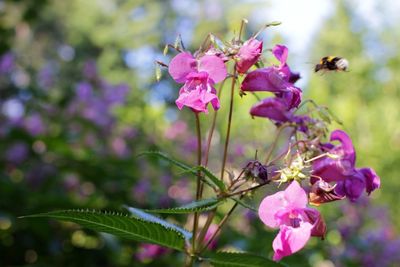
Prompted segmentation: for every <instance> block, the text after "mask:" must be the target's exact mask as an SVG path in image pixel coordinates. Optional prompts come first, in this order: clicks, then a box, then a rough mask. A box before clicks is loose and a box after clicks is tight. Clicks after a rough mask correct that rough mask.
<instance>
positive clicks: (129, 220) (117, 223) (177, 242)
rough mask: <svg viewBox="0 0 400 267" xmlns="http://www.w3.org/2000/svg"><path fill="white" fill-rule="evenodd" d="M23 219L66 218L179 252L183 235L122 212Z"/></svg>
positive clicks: (64, 213) (69, 212)
mask: <svg viewBox="0 0 400 267" xmlns="http://www.w3.org/2000/svg"><path fill="white" fill-rule="evenodd" d="M23 218H52V219H57V220H63V221H70V222H74V223H77V224H79V225H82V226H84V227H87V228H89V229H92V230H94V231H99V232H105V233H109V234H112V235H115V236H117V237H120V238H124V239H129V240H135V241H140V242H148V243H153V244H158V245H161V246H164V247H169V248H173V249H176V250H180V251H183V250H184V247H185V237H184V235H183V234H182V233H180V232H179V231H177V230H176V229H174V228H172V227H168V226H166V225H162V224H160V223H158V222H156V221H149V220H144V219H139V218H135V217H131V216H128V215H124V214H116V213H103V212H99V211H84V210H61V211H53V212H48V213H41V214H35V215H29V216H24V217H23Z"/></svg>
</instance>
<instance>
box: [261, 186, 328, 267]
mask: <svg viewBox="0 0 400 267" xmlns="http://www.w3.org/2000/svg"><path fill="white" fill-rule="evenodd" d="M307 203H308V198H307V194H306V192H305V191H304V190H303V188H301V186H300V184H299V183H298V182H297V181H293V182H292V183H291V184H290V185H289V186H288V187H287V188H286V190H285V191H280V192H278V193H275V194H273V195H271V196H267V197H266V198H264V199H263V201H262V202H261V204H260V207H259V209H258V215H259V217H260V219H261V221H262V222H263V223H264V224H265V225H267V226H269V227H271V228H279V229H280V230H279V233H278V235H277V236H276V237H275V239H274V241H273V243H272V247H273V249H274V251H275V254H274V256H273V259H274V260H275V261H279V260H281V259H282V258H283V257H286V256H289V255H291V254H293V253H295V252H297V251H299V250H300V249H302V248H303V247H304V246H305V245H306V243H307V241H308V240H309V239H310V237H311V236H320V237H323V236H324V235H325V232H326V225H325V222H324V221H323V220H322V217H321V215H320V213H319V212H318V211H317V210H316V209H311V208H307Z"/></svg>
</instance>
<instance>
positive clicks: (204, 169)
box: [193, 166, 226, 192]
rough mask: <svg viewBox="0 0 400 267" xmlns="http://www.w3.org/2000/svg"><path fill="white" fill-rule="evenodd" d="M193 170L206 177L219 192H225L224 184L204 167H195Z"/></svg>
mask: <svg viewBox="0 0 400 267" xmlns="http://www.w3.org/2000/svg"><path fill="white" fill-rule="evenodd" d="M193 169H195V170H197V171H202V172H203V173H204V174H205V175H206V177H208V178H209V179H210V180H211V182H212V183H213V184H215V185H216V186H217V187H218V188H219V189H220V190H221V191H223V192H225V191H226V187H225V184H224V182H222V181H221V180H220V179H219V178H218V177H217V176H215V175H214V174H213V173H212V172H211V171H210V170H209V169H207V168H206V167H204V166H197V167H194V168H193Z"/></svg>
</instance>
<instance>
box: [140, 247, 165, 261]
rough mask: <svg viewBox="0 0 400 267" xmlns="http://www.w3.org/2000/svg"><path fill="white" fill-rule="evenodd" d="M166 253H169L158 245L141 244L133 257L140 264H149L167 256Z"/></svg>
mask: <svg viewBox="0 0 400 267" xmlns="http://www.w3.org/2000/svg"><path fill="white" fill-rule="evenodd" d="M168 252H170V250H169V249H168V248H165V247H162V246H159V245H155V244H141V245H140V247H139V250H138V252H136V255H135V256H136V258H137V259H138V260H139V261H141V262H149V261H151V260H154V259H155V258H159V257H161V256H163V255H164V254H167V253H168Z"/></svg>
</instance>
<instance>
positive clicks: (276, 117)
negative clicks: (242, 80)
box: [250, 97, 293, 123]
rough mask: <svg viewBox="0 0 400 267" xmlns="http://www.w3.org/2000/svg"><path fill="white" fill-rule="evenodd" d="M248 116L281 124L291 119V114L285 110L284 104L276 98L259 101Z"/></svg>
mask: <svg viewBox="0 0 400 267" xmlns="http://www.w3.org/2000/svg"><path fill="white" fill-rule="evenodd" d="M250 115H251V116H255V117H264V118H268V119H270V120H273V121H275V122H281V123H283V122H287V121H289V120H291V118H292V117H293V115H292V113H291V112H290V111H288V110H287V106H286V103H285V102H284V101H283V100H282V99H280V98H277V97H271V98H266V99H263V100H261V101H260V102H258V103H257V104H255V105H254V106H253V107H252V108H251V109H250Z"/></svg>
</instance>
